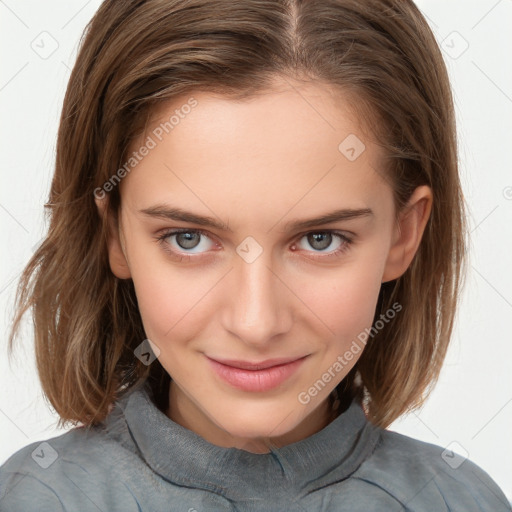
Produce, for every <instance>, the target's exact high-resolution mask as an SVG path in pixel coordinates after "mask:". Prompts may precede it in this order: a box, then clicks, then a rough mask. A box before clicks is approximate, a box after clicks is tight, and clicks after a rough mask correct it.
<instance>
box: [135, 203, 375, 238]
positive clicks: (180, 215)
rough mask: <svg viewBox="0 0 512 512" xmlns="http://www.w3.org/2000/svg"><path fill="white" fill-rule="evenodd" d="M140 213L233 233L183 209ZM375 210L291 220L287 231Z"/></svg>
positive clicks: (156, 208) (152, 209)
mask: <svg viewBox="0 0 512 512" xmlns="http://www.w3.org/2000/svg"><path fill="white" fill-rule="evenodd" d="M139 212H140V213H142V214H144V215H146V216H148V217H154V218H159V219H166V220H175V221H181V222H190V223H192V224H199V225H200V226H205V227H210V228H215V229H219V230H221V231H229V232H231V233H232V232H233V230H232V229H231V228H230V227H229V226H228V225H227V224H225V223H224V222H221V221H219V220H216V219H215V218H213V217H208V216H204V215H199V214H197V213H193V212H189V211H187V210H184V209H182V208H175V207H171V206H169V205H165V204H158V205H154V206H150V207H148V208H143V209H141V210H139ZM373 215H374V213H373V210H371V209H370V208H356V209H354V208H343V209H340V210H335V211H333V212H329V213H326V214H323V215H321V216H319V217H315V218H314V219H307V220H291V221H288V222H287V223H286V224H285V226H284V227H285V231H286V230H290V231H296V230H301V229H308V228H312V227H315V226H319V225H323V224H330V223H332V222H339V221H343V220H354V219H358V218H361V217H371V216H373Z"/></svg>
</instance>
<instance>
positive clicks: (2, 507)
mask: <svg viewBox="0 0 512 512" xmlns="http://www.w3.org/2000/svg"><path fill="white" fill-rule="evenodd" d="M510 510H511V507H510V505H509V503H508V501H507V499H506V497H505V495H504V494H503V492H502V491H501V490H500V488H499V487H498V486H497V484H496V483H495V482H494V481H493V480H492V479H491V478H490V477H489V475H488V474H487V473H486V472H485V471H483V470H482V469H481V468H479V467H478V466H477V465H475V464H474V463H472V462H471V461H470V460H467V459H466V460H462V459H461V458H460V457H459V456H458V455H456V454H453V453H446V452H445V451H444V449H443V448H441V447H439V446H436V445H433V444H428V443H424V442H421V441H418V440H415V439H412V438H410V437H407V436H404V435H401V434H398V433H396V432H392V431H388V430H385V429H381V428H378V427H376V426H374V425H372V424H371V423H370V422H369V421H368V420H367V419H366V416H365V414H364V411H363V409H362V407H361V405H360V404H359V403H358V402H357V401H356V400H354V401H353V402H352V403H351V405H350V407H349V408H348V409H347V410H346V411H345V412H343V413H342V414H341V415H340V416H338V417H337V418H336V419H335V420H334V421H332V422H331V423H330V424H329V425H327V426H326V427H325V428H323V429H322V430H320V431H319V432H317V433H316V434H314V435H312V436H310V437H308V438H306V439H303V440H301V441H299V442H296V443H293V444H290V445H287V446H284V447H282V448H279V449H273V450H272V451H271V452H270V453H266V454H254V453H250V452H247V451H245V450H239V449H236V448H222V447H219V446H216V445H213V444H211V443H209V442H207V441H206V440H204V439H203V438H201V437H200V436H198V435H197V434H195V433H194V432H192V431H191V430H188V429H186V428H184V427H182V426H181V425H179V424H177V423H175V422H173V421H172V420H170V419H169V418H168V417H167V416H166V415H165V414H164V413H163V412H161V411H160V410H159V409H158V408H157V407H156V405H155V404H154V403H153V400H152V394H151V390H150V388H149V386H148V385H147V383H146V384H142V385H140V386H137V387H135V388H132V389H131V390H130V391H129V392H128V393H127V394H126V395H125V396H123V397H122V398H121V399H120V400H119V401H118V402H116V404H115V406H114V408H113V409H112V410H111V412H110V414H109V416H108V417H107V418H106V420H105V422H104V423H102V424H101V425H98V426H95V427H90V428H86V427H78V428H74V429H72V430H70V431H68V432H66V433H64V434H62V435H60V436H58V437H54V438H52V439H49V440H47V441H39V442H35V443H32V444H30V445H28V446H25V447H24V448H22V449H21V450H19V451H17V452H16V453H15V454H14V455H12V456H11V457H10V458H9V459H8V460H7V461H6V462H5V463H4V464H3V465H2V466H1V467H0V511H2V512H18V511H19V512H33V511H34V512H35V511H43V512H46V511H51V512H57V511H68V512H75V511H80V512H89V511H91V512H92V511H94V512H98V511H101V512H117V511H119V512H131V511H134V512H135V511H144V512H146V511H148V512H160V511H184V512H221V511H223V512H227V511H247V512H252V511H262V512H263V511H264V512H273V511H276V512H277V511H279V512H282V511H298V512H301V511H310V512H311V511H337V512H395V511H410V512H445V511H457V512H482V511H485V512H510Z"/></svg>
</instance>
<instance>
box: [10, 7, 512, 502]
mask: <svg viewBox="0 0 512 512" xmlns="http://www.w3.org/2000/svg"><path fill="white" fill-rule="evenodd" d="M99 4H100V2H99V1H98V0H92V1H89V2H85V1H84V2H82V1H69V0H67V1H64V0H61V1H56V0H51V1H50V0H47V1H45V2H36V1H35V0H30V1H25V2H23V3H21V2H15V1H14V0H5V1H0V23H1V29H0V38H1V45H0V47H1V48H2V61H1V62H2V66H1V67H0V109H1V110H0V119H1V120H2V122H1V126H0V129H1V133H0V155H1V166H0V168H1V172H2V186H1V188H0V236H1V240H2V243H1V244H0V246H1V248H2V249H1V250H2V259H1V261H2V265H1V268H0V310H1V311H3V312H4V316H3V318H2V319H1V322H2V329H3V330H2V336H1V337H0V354H1V355H0V378H1V387H0V389H1V395H0V439H2V442H1V443H0V464H2V463H3V462H4V461H5V460H6V459H7V458H8V457H9V456H10V455H11V454H12V453H14V452H15V451H17V450H18V449H20V448H21V447H23V446H25V445H27V444H29V443H31V442H34V441H39V440H43V439H49V438H51V437H54V436H56V435H58V434H61V433H62V432H63V431H59V430H57V429H55V428H54V426H55V424H56V421H57V416H56V414H55V413H54V412H53V411H52V410H51V409H50V408H49V407H48V405H47V404H46V402H45V401H44V399H43V397H42V394H41V388H40V384H39V381H38V377H37V373H36V370H35V364H34V356H33V342H32V339H33V338H32V334H31V331H30V329H29V327H30V322H29V321H26V329H25V336H24V341H23V345H22V346H21V348H18V350H17V351H16V357H15V359H14V360H13V361H12V364H11V365H10V364H9V362H8V359H7V352H6V343H7V332H8V328H9V326H10V315H11V314H12V305H13V299H14V290H15V285H16V283H17V279H18V276H19V273H20V272H21V270H22V268H23V267H24V265H25V264H26V262H27V261H28V259H29V257H30V256H31V254H32V250H33V247H34V246H35V245H37V243H38V242H39V240H40V239H41V237H42V236H43V234H44V229H45V222H44V216H43V204H44V202H45V201H46V200H47V196H48V191H49V186H50V180H51V176H52V169H53V164H54V157H55V141H56V133H57V128H58V119H59V116H60V109H61V106H62V100H63V97H64V92H65V87H66V84H67V80H68V77H69V73H70V70H71V68H72V66H73V63H74V59H75V57H76V51H77V44H78V41H79V37H80V35H81V33H82V30H83V29H84V27H85V24H86V23H87V22H88V21H89V20H90V18H91V17H92V16H93V14H94V12H95V11H96V10H97V8H98V6H99ZM417 4H418V5H419V7H420V8H421V9H422V11H423V12H424V14H425V15H426V16H427V19H428V20H429V23H430V25H431V27H432V29H433V30H434V32H435V33H436V36H437V38H438V40H439V42H440V43H441V44H442V47H443V49H444V55H445V60H446V62H447V65H448V68H449V72H450V75H451V79H452V85H453V90H454V94H455V103H456V110H457V118H458V130H459V137H460V157H461V175H462V182H463V187H464V192H465V196H466V199H467V201H468V203H469V206H470V212H471V218H470V224H471V238H472V241H471V254H470V257H471V263H470V267H469V275H468V279H467V285H466V289H465V292H464V296H463V297H464V298H463V302H462V304H461V308H460V311H459V316H458V320H457V324H456V326H455V331H454V335H453V340H452V345H451V348H450V350H449V353H448V356H447V359H446V362H445V365H444V369H443V372H442V375H441V378H440V381H439V383H438V385H437V387H436V388H435V389H434V391H433V393H432V395H431V396H430V398H429V399H428V401H427V402H426V404H425V405H424V407H423V408H422V409H420V410H417V411H415V412H414V413H412V414H410V415H408V416H407V417H403V418H401V419H400V420H398V421H396V422H395V423H394V424H393V425H392V426H391V427H390V429H391V430H396V431H398V432H401V433H403V434H406V435H409V436H411V437H414V438H417V439H421V440H424V441H427V442H430V443H434V444H437V445H439V446H441V447H443V448H444V447H447V446H449V447H450V448H453V450H454V451H455V452H457V453H459V454H461V455H464V456H465V455H467V456H468V457H469V458H470V459H471V460H472V461H473V462H475V463H476V464H478V465H479V466H481V467H482V468H483V469H484V470H486V471H487V472H488V473H489V474H490V476H491V477H492V478H493V479H494V480H495V481H496V482H497V483H498V485H499V486H500V487H501V488H502V489H503V491H504V492H505V494H506V495H507V497H508V499H509V500H511V501H512V435H511V432H512V429H511V427H512V372H510V368H509V367H510V364H511V361H512V339H511V334H510V328H511V327H512V325H511V319H512V315H511V313H512V270H511V262H512V260H511V257H510V255H511V252H512V229H511V226H512V172H511V161H512V158H511V155H510V150H511V147H512V144H511V143H512V137H511V136H512V66H511V64H510V62H511V60H510V52H511V49H512V31H511V30H510V27H511V26H512V1H511V0H499V1H497V0H472V1H468V0H457V1H455V0H449V1H447V0H421V1H418V2H417ZM42 32H47V33H48V34H50V35H48V34H43V35H40V34H41V33H42ZM41 38H45V45H44V47H45V49H46V51H48V50H49V49H52V45H55V46H56V45H58V47H57V48H56V50H55V51H54V52H53V53H52V54H51V55H49V56H46V55H44V57H47V58H41V57H40V56H39V55H38V54H37V53H36V51H35V50H34V49H33V48H32V46H33V47H36V45H37V44H39V45H40V46H42V44H41V43H40V41H41ZM52 38H53V40H54V41H53V40H52ZM443 41H444V42H443ZM31 45H32V46H31ZM466 46H467V48H466ZM39 51H42V50H39Z"/></svg>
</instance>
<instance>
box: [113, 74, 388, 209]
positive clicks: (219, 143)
mask: <svg viewBox="0 0 512 512" xmlns="http://www.w3.org/2000/svg"><path fill="white" fill-rule="evenodd" d="M353 101H354V100H353V98H351V97H349V96H347V95H343V93H341V92H340V91H334V90H333V89H332V88H330V87H328V86H324V85H320V84H311V83H308V84H296V83H293V82H291V81H290V82H288V81H286V82H281V83H277V84H276V86H275V87H273V88H272V89H270V90H266V91H263V92H260V93H258V94H257V95H255V96H253V97H250V98H247V99H243V100H234V99H231V98H229V97H226V96H222V95H220V94H214V93H210V92H206V91H199V92H195V93H194V92H192V93H190V94H184V95H182V96H180V97H177V98H174V99H173V101H170V102H166V103H165V104H162V105H160V107H159V108H158V110H156V111H155V112H154V113H153V116H152V118H151V122H150V123H149V124H148V127H147V129H146V132H145V133H144V135H143V136H141V137H140V138H139V139H138V140H137V141H136V142H135V143H134V144H133V145H132V148H131V150H132V151H137V148H139V147H141V146H143V145H144V144H148V141H149V139H151V141H152V142H151V143H150V145H151V146H153V147H152V149H151V150H150V151H149V152H147V155H146V156H144V157H143V158H142V159H141V160H140V162H139V163H138V164H137V165H136V166H135V167H134V168H133V171H131V172H130V173H129V175H128V176H127V178H126V179H125V180H123V182H122V188H123V192H122V193H123V196H124V195H125V194H127V195H128V196H129V199H130V202H133V203H134V204H135V203H136V206H139V207H143V206H144V207H146V206H148V204H149V203H150V202H151V203H157V202H166V201H174V200H175V199H176V198H177V197H181V198H183V197H185V198H186V200H187V201H192V202H193V203H194V204H197V205H199V206H201V202H203V205H202V209H204V204H207V201H208V202H209V203H211V204H215V205H216V206H217V207H219V205H220V204H225V203H228V202H229V204H230V205H232V206H238V207H239V208H240V211H243V210H244V209H245V210H250V209H251V208H253V207H254V208H260V209H261V208H263V207H266V208H267V209H271V210H273V211H274V213H275V214H276V215H279V213H280V212H281V213H282V212H283V211H284V209H286V208H287V207H292V206H293V205H294V204H295V205H297V206H300V207H302V208H308V207H310V206H313V207H314V206H316V207H318V206H322V202H325V201H327V202H330V203H336V202H338V203H339V204H338V206H343V207H345V206H346V207H366V206H368V204H369V203H370V202H372V201H375V200H376V199H377V198H378V196H379V194H381V193H382V189H383V187H384V188H385V187H388V186H389V185H388V183H387V181H386V179H383V178H385V177H384V175H383V172H382V171H381V170H382V161H383V159H382V156H383V155H382V154H381V150H380V148H379V147H378V146H377V145H376V144H375V142H374V141H373V140H371V139H370V138H369V137H368V134H367V130H365V129H364V127H363V126H362V123H361V122H360V120H359V119H358V118H357V115H356V114H355V110H356V109H354V108H353V106H352V102H353ZM201 199H202V201H201ZM299 203H300V205H299ZM279 205H280V207H278V206H279ZM333 205H334V206H336V205H335V204H333ZM253 211H255V210H253Z"/></svg>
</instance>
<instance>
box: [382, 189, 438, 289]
mask: <svg viewBox="0 0 512 512" xmlns="http://www.w3.org/2000/svg"><path fill="white" fill-rule="evenodd" d="M432 201H433V197H432V190H431V189H430V187H428V186H426V185H422V186H421V187H417V188H416V189H415V191H414V192H413V194H412V196H411V198H410V199H409V201H408V203H407V205H406V206H405V207H404V208H403V210H402V212H400V214H399V222H398V224H397V225H396V226H395V228H394V232H393V242H392V245H391V247H390V249H389V253H388V258H387V260H386V265H385V267H384V273H383V275H382V282H383V283H385V282H387V281H392V280H393V279H398V278H399V277H400V276H401V275H403V274H404V273H405V271H406V270H407V269H408V268H409V265H410V264H411V262H412V260H413V258H414V255H415V254H416V251H417V250H418V247H419V245H420V242H421V238H422V236H423V232H424V230H425V226H426V225H427V221H428V219H429V216H430V212H431V210H432Z"/></svg>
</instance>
